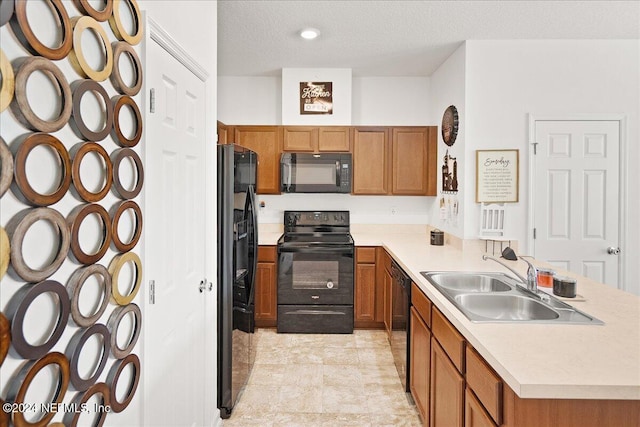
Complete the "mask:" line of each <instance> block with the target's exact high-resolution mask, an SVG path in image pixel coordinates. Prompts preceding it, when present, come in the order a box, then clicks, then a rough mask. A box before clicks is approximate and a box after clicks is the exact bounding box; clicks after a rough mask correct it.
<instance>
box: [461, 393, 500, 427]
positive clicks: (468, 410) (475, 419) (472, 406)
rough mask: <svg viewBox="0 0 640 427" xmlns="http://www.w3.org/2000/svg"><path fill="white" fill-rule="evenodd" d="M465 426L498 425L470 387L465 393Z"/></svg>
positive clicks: (483, 426) (489, 426)
mask: <svg viewBox="0 0 640 427" xmlns="http://www.w3.org/2000/svg"><path fill="white" fill-rule="evenodd" d="M464 427H496V424H495V423H494V422H493V419H492V418H491V416H490V415H489V414H488V413H487V411H485V410H484V407H483V406H482V403H480V401H479V400H478V399H477V398H476V396H475V395H474V394H473V392H472V391H471V389H470V388H469V387H467V389H466V391H465V393H464Z"/></svg>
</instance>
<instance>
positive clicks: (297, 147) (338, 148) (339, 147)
mask: <svg viewBox="0 0 640 427" xmlns="http://www.w3.org/2000/svg"><path fill="white" fill-rule="evenodd" d="M350 148H351V141H350V133H349V127H347V126H320V127H317V126H316V127H312V126H284V127H283V144H282V150H283V151H292V152H313V153H318V152H348V151H349V149H350Z"/></svg>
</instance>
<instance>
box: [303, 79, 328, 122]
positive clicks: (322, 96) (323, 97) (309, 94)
mask: <svg viewBox="0 0 640 427" xmlns="http://www.w3.org/2000/svg"><path fill="white" fill-rule="evenodd" d="M300 114H333V83H332V82H300Z"/></svg>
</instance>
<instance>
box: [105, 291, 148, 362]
mask: <svg viewBox="0 0 640 427" xmlns="http://www.w3.org/2000/svg"><path fill="white" fill-rule="evenodd" d="M129 313H131V314H132V315H133V331H132V332H131V334H130V336H129V338H128V339H127V344H126V345H125V346H124V348H120V346H118V329H119V327H120V322H122V319H123V318H124V317H125V316H126V315H127V314H129ZM107 328H108V329H109V332H110V333H111V354H112V355H113V357H115V358H116V359H122V358H124V357H125V356H127V355H129V354H130V353H131V352H132V351H133V348H134V347H135V346H136V343H137V342H138V338H139V337H140V330H141V329H142V312H141V311H140V307H138V306H137V305H136V304H134V303H131V304H127V305H125V306H120V307H118V308H116V309H115V310H113V312H112V313H111V315H110V316H109V320H108V321H107Z"/></svg>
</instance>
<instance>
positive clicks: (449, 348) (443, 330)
mask: <svg viewBox="0 0 640 427" xmlns="http://www.w3.org/2000/svg"><path fill="white" fill-rule="evenodd" d="M431 331H432V333H433V336H434V337H436V339H437V340H438V342H439V343H440V345H441V346H442V348H443V349H444V351H445V352H446V353H447V356H449V359H451V361H452V362H453V364H454V365H455V367H456V368H457V369H458V371H459V372H460V373H464V344H465V341H464V337H463V336H462V335H460V333H459V332H458V331H457V329H456V328H455V327H454V326H453V325H452V324H451V323H449V321H448V320H447V319H446V318H445V317H444V315H443V314H442V313H440V311H438V309H436V308H435V307H434V308H433V310H431Z"/></svg>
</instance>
